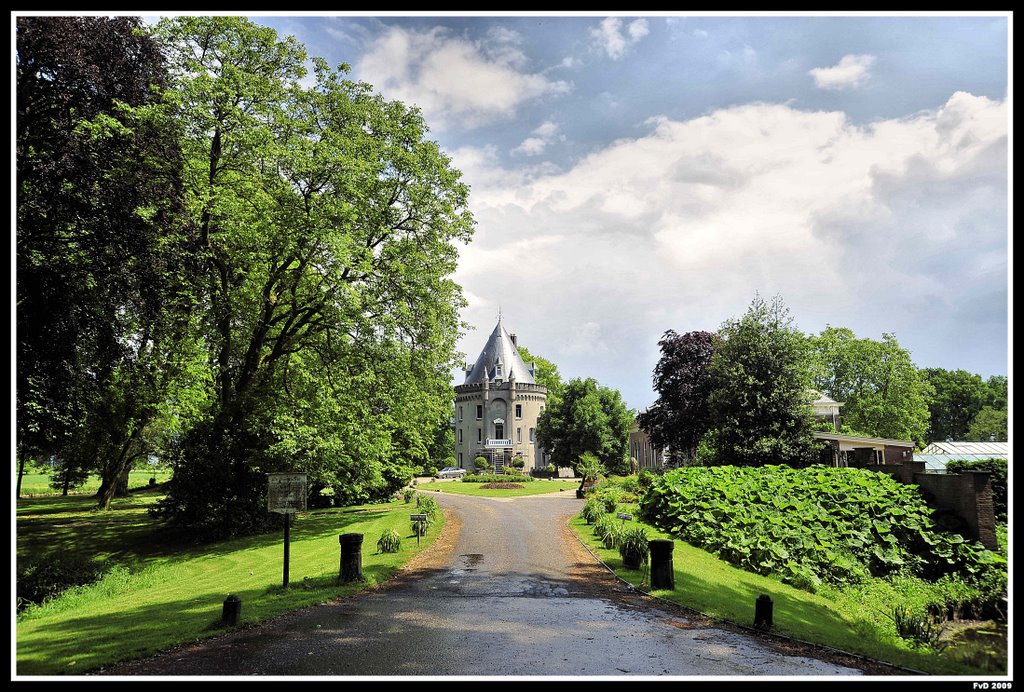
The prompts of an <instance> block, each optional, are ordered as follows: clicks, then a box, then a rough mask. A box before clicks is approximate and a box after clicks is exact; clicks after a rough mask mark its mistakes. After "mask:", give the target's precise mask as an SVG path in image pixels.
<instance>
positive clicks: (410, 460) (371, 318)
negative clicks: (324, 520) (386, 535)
mask: <svg viewBox="0 0 1024 692" xmlns="http://www.w3.org/2000/svg"><path fill="white" fill-rule="evenodd" d="M156 36H157V37H158V39H159V40H160V41H161V43H162V44H163V45H164V46H165V50H166V52H167V55H168V61H169V65H170V69H171V75H172V87H173V88H172V89H170V90H168V91H167V92H166V100H165V103H164V107H165V108H166V109H167V112H168V113H170V114H171V115H172V116H173V117H174V118H176V119H178V120H179V121H180V122H181V123H182V129H183V130H184V132H185V135H184V137H183V142H182V148H183V150H184V151H185V154H186V159H185V160H186V175H185V179H186V181H187V185H186V195H187V199H188V208H189V210H190V213H191V221H192V224H193V227H194V228H195V237H194V241H195V243H196V244H197V246H198V248H199V251H200V253H201V256H202V260H203V273H204V280H203V284H202V285H203V290H202V301H203V303H204V306H205V308H206V309H205V310H204V311H203V323H202V333H203V339H204V342H205V343H207V344H208V345H209V349H210V362H211V367H212V378H211V379H212V383H213V392H212V394H213V397H212V398H213V401H214V404H213V405H212V406H211V407H210V409H209V411H208V415H207V417H206V419H205V420H204V421H203V423H202V424H201V425H199V426H197V427H196V428H195V429H194V430H193V431H192V434H191V435H190V436H188V437H186V439H185V441H184V444H183V445H182V448H181V450H180V453H179V455H178V457H177V464H176V467H175V475H174V478H173V479H172V481H171V484H170V488H169V493H168V497H167V499H166V501H165V502H164V503H163V505H162V513H163V515H164V516H166V517H167V518H169V519H172V520H174V521H177V522H180V523H185V524H188V525H196V524H199V525H201V526H203V527H204V529H207V530H216V531H219V532H221V533H237V532H245V531H249V530H256V529H258V528H260V527H261V525H262V524H263V523H265V521H266V520H267V519H269V517H267V516H266V512H265V511H263V509H262V505H263V497H264V492H263V490H262V488H263V484H264V480H263V479H264V474H265V473H266V472H269V471H283V470H290V471H300V470H301V471H307V472H309V473H311V474H312V476H313V477H314V478H315V479H316V481H317V482H318V483H319V484H320V485H322V486H324V487H326V488H329V489H331V491H332V492H334V494H335V497H336V498H337V499H338V500H339V501H358V500H361V499H369V498H372V497H378V496H381V495H382V494H387V493H388V492H392V491H393V490H395V489H396V488H397V487H400V486H401V485H402V484H403V483H404V482H406V481H407V480H408V478H409V477H410V476H411V473H412V470H413V469H414V468H415V467H416V466H419V465H424V464H425V463H428V462H429V455H430V451H429V450H430V447H431V446H432V444H433V443H434V441H435V438H436V435H437V422H438V421H439V420H440V419H442V418H443V417H444V416H446V415H447V413H448V410H449V408H450V401H451V384H450V382H449V381H448V379H449V378H448V373H449V372H450V371H451V369H452V367H453V366H454V363H455V355H454V354H455V351H454V343H455V338H456V336H457V334H458V316H457V311H458V309H459V307H461V305H462V304H463V300H462V296H461V291H460V289H459V287H458V286H457V285H456V284H455V283H454V282H452V281H451V279H450V278H448V277H449V275H450V274H451V273H452V272H453V271H454V269H455V263H456V259H457V253H456V250H455V246H454V244H455V243H457V242H462V241H465V240H468V238H469V236H470V234H471V231H472V217H471V215H470V213H469V211H468V209H467V207H466V202H467V195H468V188H467V187H466V186H465V185H464V184H463V183H461V182H460V181H459V173H458V172H457V171H455V170H454V169H452V168H451V166H450V161H449V159H448V158H447V157H446V156H445V155H444V154H442V153H441V151H440V150H439V149H438V147H437V145H436V144H434V143H433V142H430V141H428V140H427V139H425V134H426V127H425V125H424V123H423V119H422V117H421V115H420V113H419V112H418V111H417V110H415V109H411V108H408V107H406V106H405V105H403V104H401V103H397V102H389V101H385V100H384V99H383V98H382V97H380V96H379V95H377V94H375V93H373V91H372V88H371V87H370V85H368V84H365V83H360V82H355V81H352V80H349V79H348V78H347V77H346V72H347V67H346V66H344V65H343V66H341V67H340V68H338V69H332V68H330V67H329V66H328V65H327V64H326V62H324V61H323V60H321V59H319V58H313V59H312V60H311V62H312V65H313V70H312V75H310V76H309V77H307V75H306V68H305V65H306V63H307V55H306V52H305V50H304V49H303V48H302V46H300V45H299V44H298V43H297V42H296V41H295V40H294V39H293V38H291V37H289V38H285V39H279V38H278V36H277V34H276V33H275V32H274V31H273V30H272V29H268V28H265V27H260V26H257V25H255V24H253V23H251V22H249V21H248V20H245V19H241V18H234V17H213V18H204V17H181V18H177V19H174V20H165V21H162V22H161V23H160V24H159V25H158V26H157V29H156ZM306 79H308V80H309V83H311V86H304V85H305V84H306V83H307V82H306V81H305V80H306ZM223 495H227V496H228V497H231V498H233V502H232V503H222V504H221V505H219V506H223V507H224V509H223V511H213V512H211V511H210V510H209V507H210V506H211V500H212V499H213V497H214V496H218V497H219V496H223Z"/></svg>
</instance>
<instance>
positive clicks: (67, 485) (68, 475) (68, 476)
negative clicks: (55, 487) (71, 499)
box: [61, 469, 71, 497]
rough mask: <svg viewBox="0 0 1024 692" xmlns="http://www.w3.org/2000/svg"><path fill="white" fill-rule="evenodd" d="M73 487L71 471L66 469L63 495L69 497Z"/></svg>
mask: <svg viewBox="0 0 1024 692" xmlns="http://www.w3.org/2000/svg"><path fill="white" fill-rule="evenodd" d="M70 487H71V471H70V469H64V492H62V493H61V495H63V496H64V497H67V496H68V489H69V488H70Z"/></svg>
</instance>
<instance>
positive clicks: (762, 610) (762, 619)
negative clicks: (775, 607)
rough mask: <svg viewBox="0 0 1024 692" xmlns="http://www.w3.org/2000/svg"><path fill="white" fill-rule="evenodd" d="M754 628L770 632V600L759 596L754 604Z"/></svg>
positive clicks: (763, 595) (764, 595)
mask: <svg viewBox="0 0 1024 692" xmlns="http://www.w3.org/2000/svg"><path fill="white" fill-rule="evenodd" d="M754 627H757V628H758V629H764V630H770V629H771V628H772V599H771V597H769V596H768V595H767V594H761V595H760V596H758V597H757V601H755V602H754Z"/></svg>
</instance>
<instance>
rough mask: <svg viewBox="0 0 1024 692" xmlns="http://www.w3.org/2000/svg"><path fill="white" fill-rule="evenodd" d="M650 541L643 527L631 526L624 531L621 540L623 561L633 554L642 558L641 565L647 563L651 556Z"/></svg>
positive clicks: (620, 550)
mask: <svg viewBox="0 0 1024 692" xmlns="http://www.w3.org/2000/svg"><path fill="white" fill-rule="evenodd" d="M650 550H651V549H650V541H649V539H648V538H647V531H646V530H645V529H644V527H642V526H630V527H628V528H626V529H624V530H623V531H622V535H621V536H620V538H619V556H620V557H621V558H622V559H623V560H627V559H628V557H627V556H628V555H630V554H632V555H635V556H637V557H639V558H640V564H644V563H645V562H647V558H648V556H649V555H650Z"/></svg>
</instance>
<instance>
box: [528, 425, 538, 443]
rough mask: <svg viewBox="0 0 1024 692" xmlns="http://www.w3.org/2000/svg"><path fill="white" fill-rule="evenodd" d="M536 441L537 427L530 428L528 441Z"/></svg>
mask: <svg viewBox="0 0 1024 692" xmlns="http://www.w3.org/2000/svg"><path fill="white" fill-rule="evenodd" d="M536 441H537V429H536V428H530V442H536Z"/></svg>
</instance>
